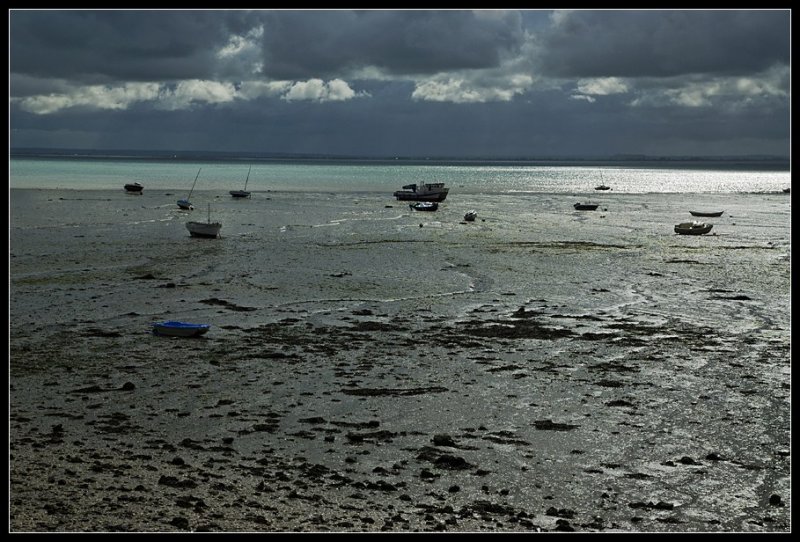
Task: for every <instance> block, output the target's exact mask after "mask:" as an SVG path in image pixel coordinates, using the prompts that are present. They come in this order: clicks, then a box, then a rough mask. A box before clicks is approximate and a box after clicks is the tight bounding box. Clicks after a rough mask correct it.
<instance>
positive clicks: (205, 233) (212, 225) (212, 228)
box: [186, 203, 222, 239]
mask: <svg viewBox="0 0 800 542" xmlns="http://www.w3.org/2000/svg"><path fill="white" fill-rule="evenodd" d="M186 229H187V230H189V235H191V236H192V237H205V238H207V239H215V238H217V237H219V230H221V229H222V223H220V222H211V204H210V203H209V204H208V222H187V223H186Z"/></svg>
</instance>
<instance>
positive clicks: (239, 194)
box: [230, 166, 253, 199]
mask: <svg viewBox="0 0 800 542" xmlns="http://www.w3.org/2000/svg"><path fill="white" fill-rule="evenodd" d="M251 169H253V166H250V169H248V170H247V178H246V179H245V180H244V190H231V191H230V195H231V196H233V197H234V198H237V199H241V198H249V197H250V192H248V191H247V181H249V180H250V170H251Z"/></svg>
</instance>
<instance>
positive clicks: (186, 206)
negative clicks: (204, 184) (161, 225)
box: [178, 168, 203, 211]
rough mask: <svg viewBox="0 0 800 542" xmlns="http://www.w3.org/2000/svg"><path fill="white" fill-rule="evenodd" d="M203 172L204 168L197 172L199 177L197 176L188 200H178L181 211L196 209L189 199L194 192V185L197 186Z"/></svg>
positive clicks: (187, 197)
mask: <svg viewBox="0 0 800 542" xmlns="http://www.w3.org/2000/svg"><path fill="white" fill-rule="evenodd" d="M202 170H203V168H200V169H198V170H197V175H196V176H195V178H194V182H193V183H192V189H191V190H189V195H188V196H186V199H179V200H178V207H180V208H181V209H186V210H187V211H191V210H193V209H194V205H192V202H191V201H189V198H191V197H192V192H194V185H196V184H197V177H199V176H200V172H201V171H202Z"/></svg>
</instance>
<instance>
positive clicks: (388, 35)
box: [260, 11, 524, 79]
mask: <svg viewBox="0 0 800 542" xmlns="http://www.w3.org/2000/svg"><path fill="white" fill-rule="evenodd" d="M260 16H261V18H262V20H263V22H264V34H263V37H262V39H263V42H262V43H263V52H264V66H263V72H264V74H265V75H267V76H268V77H271V78H275V79H306V78H309V77H330V76H339V75H341V74H342V73H346V72H348V71H351V70H357V69H360V68H364V67H376V68H379V69H381V70H383V71H385V72H386V73H389V74H432V73H437V72H440V71H449V70H459V69H476V68H489V67H495V66H497V65H498V64H499V63H500V60H501V59H502V58H503V56H504V55H506V54H508V53H513V52H514V51H517V50H518V48H519V47H520V46H521V44H522V40H523V37H524V33H523V30H522V25H521V18H520V17H519V14H517V13H501V12H492V13H473V12H470V11H362V12H354V11H310V12H308V11H275V12H262V13H261V14H260Z"/></svg>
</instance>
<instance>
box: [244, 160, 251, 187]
mask: <svg viewBox="0 0 800 542" xmlns="http://www.w3.org/2000/svg"><path fill="white" fill-rule="evenodd" d="M251 169H253V166H252V165H251V166H250V167H249V168H247V178H246V179H245V180H244V189H245V190H247V181H248V180H250V170H251Z"/></svg>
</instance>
